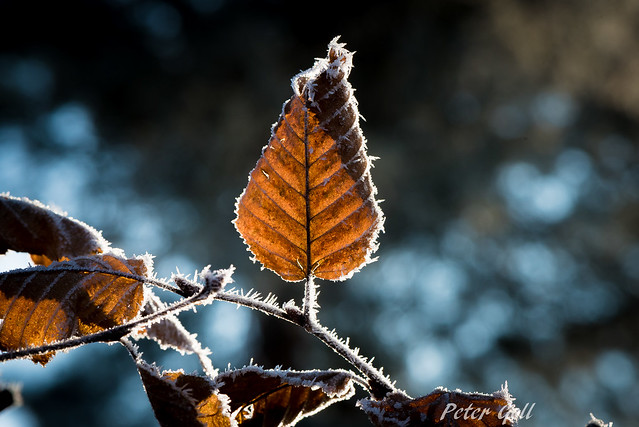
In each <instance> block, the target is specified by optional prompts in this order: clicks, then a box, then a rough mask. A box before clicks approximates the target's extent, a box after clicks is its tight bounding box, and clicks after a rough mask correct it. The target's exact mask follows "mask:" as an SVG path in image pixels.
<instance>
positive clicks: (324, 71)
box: [234, 38, 384, 281]
mask: <svg viewBox="0 0 639 427" xmlns="http://www.w3.org/2000/svg"><path fill="white" fill-rule="evenodd" d="M352 56H353V54H352V53H351V52H349V51H348V50H346V49H345V48H344V44H341V43H337V38H336V39H334V40H333V41H332V42H331V43H330V44H329V49H328V56H327V58H324V59H319V60H317V62H316V63H315V65H314V66H313V67H312V68H310V69H309V70H307V71H304V72H302V73H300V74H298V75H297V76H295V77H294V78H293V80H292V86H293V91H294V93H295V94H294V95H293V97H291V99H289V100H288V101H287V102H286V103H285V104H284V107H283V109H282V114H281V116H280V118H279V120H278V122H277V123H276V124H275V125H274V126H273V129H272V134H271V139H270V141H269V144H268V145H267V146H266V147H265V148H264V149H263V151H262V157H261V158H260V159H259V161H258V162H257V165H256V166H255V168H254V169H253V171H252V172H251V173H250V175H249V182H248V185H247V186H246V188H245V190H244V192H243V193H242V194H241V195H240V197H239V198H238V200H237V204H236V214H237V218H236V219H235V221H234V223H235V226H236V228H237V230H238V231H239V233H240V234H241V235H242V237H243V238H244V241H245V242H246V244H247V245H248V246H249V248H250V251H251V252H252V253H253V255H254V256H255V259H256V260H258V261H260V262H261V263H262V265H263V266H264V267H266V268H268V269H271V270H273V271H274V272H275V273H277V274H278V275H280V276H281V277H282V278H283V279H284V280H288V281H299V280H303V279H305V278H308V277H310V276H311V275H312V276H315V277H319V278H321V279H327V280H344V279H346V278H348V277H350V276H352V275H353V273H354V272H356V271H357V270H358V269H359V268H361V267H362V266H364V265H365V264H367V263H368V262H370V261H371V254H372V253H373V252H375V250H376V249H377V243H376V240H377V236H378V234H379V232H380V230H381V229H382V225H383V222H384V219H383V214H382V212H381V210H380V208H379V206H378V203H377V201H376V200H375V195H376V193H377V190H376V188H375V186H374V185H373V182H372V180H371V175H370V168H371V160H370V159H369V157H368V155H367V154H366V142H365V139H364V136H363V135H362V131H361V129H360V127H359V113H358V110H357V101H356V100H355V97H354V95H353V88H352V87H351V85H350V83H349V82H348V80H347V78H348V76H349V74H350V71H351V68H352Z"/></svg>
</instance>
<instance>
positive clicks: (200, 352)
mask: <svg viewBox="0 0 639 427" xmlns="http://www.w3.org/2000/svg"><path fill="white" fill-rule="evenodd" d="M165 308H166V304H164V303H163V302H162V301H161V300H160V298H158V297H157V296H156V295H155V294H154V293H152V291H151V290H148V291H147V297H146V301H145V303H144V308H143V309H142V311H141V313H140V315H141V316H147V315H150V314H153V313H156V312H158V311H161V310H164V309H165ZM196 336H197V335H196V334H191V333H190V332H189V331H187V330H186V328H185V327H184V326H183V325H182V323H181V322H180V321H179V319H178V318H177V317H176V316H174V315H168V316H165V317H163V318H162V319H160V320H159V321H157V322H155V323H152V324H150V325H147V326H146V327H144V328H143V330H141V331H139V332H138V333H137V334H135V335H134V336H133V338H135V339H137V338H140V337H147V338H150V339H153V340H155V341H156V342H157V343H158V344H159V345H160V348H161V349H162V350H164V349H166V348H172V349H174V350H176V351H178V352H180V353H181V354H185V353H188V354H191V353H195V354H196V355H197V356H198V358H199V359H200V362H201V363H202V365H203V366H204V367H205V369H206V370H207V371H208V372H210V373H212V372H214V369H213V366H212V364H211V361H210V359H209V358H208V355H209V354H210V351H209V349H208V348H205V347H202V344H200V342H199V341H198V340H197V338H196Z"/></svg>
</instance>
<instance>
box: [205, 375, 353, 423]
mask: <svg viewBox="0 0 639 427" xmlns="http://www.w3.org/2000/svg"><path fill="white" fill-rule="evenodd" d="M216 382H217V383H220V384H221V385H220V392H222V393H224V394H225V395H227V396H229V397H230V398H231V410H232V411H233V413H237V421H238V422H239V424H240V425H243V426H262V427H271V426H273V427H275V426H292V425H295V424H296V423H297V422H298V421H299V420H301V419H302V418H304V417H307V416H309V415H312V414H314V413H316V412H319V411H320V410H322V409H324V408H326V407H327V406H329V405H331V404H333V403H335V402H338V401H340V400H344V399H348V398H350V397H351V396H352V395H353V394H354V393H355V389H354V387H353V383H352V374H351V373H350V372H347V371H341V370H329V371H302V372H296V371H285V370H277V369H274V370H265V369H262V368H260V367H258V366H248V367H245V368H242V369H238V370H233V371H227V372H224V373H223V374H220V375H219V376H218V377H217V378H216ZM247 410H248V412H249V413H250V414H252V416H251V417H250V418H246V417H244V415H243V414H245V413H246V412H247Z"/></svg>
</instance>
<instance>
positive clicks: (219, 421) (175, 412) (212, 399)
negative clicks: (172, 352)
mask: <svg viewBox="0 0 639 427" xmlns="http://www.w3.org/2000/svg"><path fill="white" fill-rule="evenodd" d="M138 372H139V373H140V377H141V378H142V383H143V384H144V389H145V390H146V394H147V396H148V397H149V401H150V402H151V406H152V407H153V412H154V413H155V417H156V418H157V420H158V422H159V423H160V425H161V426H166V427H174V426H181V427H201V426H210V427H228V426H231V425H232V423H231V411H230V408H229V406H228V397H226V396H224V395H223V394H218V392H217V390H216V389H215V387H214V385H213V384H212V382H211V380H209V379H208V378H206V377H201V376H197V375H186V374H184V372H181V371H177V372H172V371H164V372H162V373H160V372H159V371H158V370H157V369H156V368H155V367H153V366H151V365H149V364H147V363H146V362H144V361H142V360H138Z"/></svg>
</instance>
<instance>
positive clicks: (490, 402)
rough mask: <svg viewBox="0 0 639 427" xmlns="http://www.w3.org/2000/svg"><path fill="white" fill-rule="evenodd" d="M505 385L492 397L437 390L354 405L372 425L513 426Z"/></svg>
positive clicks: (514, 416) (514, 415)
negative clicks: (360, 409) (364, 413)
mask: <svg viewBox="0 0 639 427" xmlns="http://www.w3.org/2000/svg"><path fill="white" fill-rule="evenodd" d="M513 400H514V399H513V398H512V396H511V395H510V393H508V388H507V385H505V386H504V387H503V388H502V389H501V390H499V391H496V392H494V393H493V394H492V395H490V394H483V393H464V392H461V391H459V390H457V391H449V390H446V389H444V388H441V387H440V388H437V389H435V390H434V391H433V392H432V393H430V394H428V395H426V396H422V397H418V398H416V399H410V398H406V397H405V396H404V395H393V394H391V395H388V396H386V397H385V398H384V399H382V400H372V399H362V400H360V401H359V402H357V405H358V406H359V407H360V408H362V410H364V412H366V414H367V415H368V417H369V419H370V420H371V422H372V423H373V425H375V426H380V427H396V426H424V427H447V426H459V427H497V426H502V425H505V426H516V425H517V421H518V419H519V412H520V411H519V409H517V408H516V407H515V405H514V404H513Z"/></svg>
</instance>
